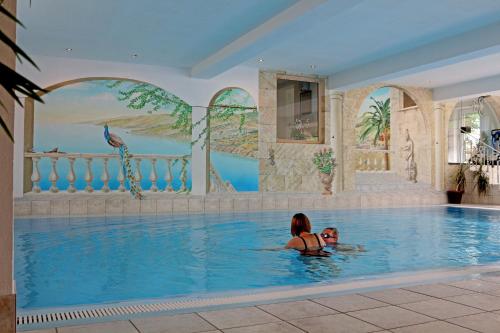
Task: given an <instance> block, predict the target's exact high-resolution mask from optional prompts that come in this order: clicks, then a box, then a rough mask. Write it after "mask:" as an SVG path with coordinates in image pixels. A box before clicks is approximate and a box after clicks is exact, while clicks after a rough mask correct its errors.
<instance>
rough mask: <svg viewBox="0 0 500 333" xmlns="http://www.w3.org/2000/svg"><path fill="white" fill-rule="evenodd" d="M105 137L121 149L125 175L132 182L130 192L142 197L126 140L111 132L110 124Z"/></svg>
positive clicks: (105, 127)
mask: <svg viewBox="0 0 500 333" xmlns="http://www.w3.org/2000/svg"><path fill="white" fill-rule="evenodd" d="M104 139H106V142H107V143H108V144H109V145H110V146H111V147H113V148H118V150H119V151H120V160H121V164H122V168H123V176H124V177H125V179H128V181H129V184H130V193H132V195H133V196H134V198H136V199H139V200H140V199H142V193H141V190H140V188H139V187H138V186H137V185H136V183H135V178H134V173H133V172H132V166H131V165H130V154H129V152H128V147H127V145H126V144H125V142H124V141H123V140H122V138H120V137H119V136H118V135H116V134H114V133H110V132H109V129H108V125H107V124H106V125H104Z"/></svg>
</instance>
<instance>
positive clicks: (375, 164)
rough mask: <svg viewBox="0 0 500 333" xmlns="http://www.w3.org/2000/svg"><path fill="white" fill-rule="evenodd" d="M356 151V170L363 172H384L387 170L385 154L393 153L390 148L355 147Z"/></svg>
mask: <svg viewBox="0 0 500 333" xmlns="http://www.w3.org/2000/svg"><path fill="white" fill-rule="evenodd" d="M354 151H355V152H356V154H357V155H356V156H357V158H356V161H357V166H356V171H364V172H385V171H387V160H386V158H387V157H386V156H387V155H389V156H390V155H391V154H393V151H391V150H384V149H369V148H355V149H354Z"/></svg>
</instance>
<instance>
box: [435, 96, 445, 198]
mask: <svg viewBox="0 0 500 333" xmlns="http://www.w3.org/2000/svg"><path fill="white" fill-rule="evenodd" d="M433 110H434V188H435V189H436V190H437V191H442V190H443V189H444V164H443V162H444V149H443V147H444V144H443V143H444V131H443V128H444V127H443V119H444V110H445V105H444V104H442V103H434V104H433Z"/></svg>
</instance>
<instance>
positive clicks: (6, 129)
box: [0, 101, 14, 142]
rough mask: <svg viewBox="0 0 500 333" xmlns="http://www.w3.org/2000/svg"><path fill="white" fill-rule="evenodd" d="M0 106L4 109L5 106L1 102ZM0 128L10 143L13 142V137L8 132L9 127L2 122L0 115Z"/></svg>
mask: <svg viewBox="0 0 500 333" xmlns="http://www.w3.org/2000/svg"><path fill="white" fill-rule="evenodd" d="M0 106H1V107H2V108H4V109H5V106H4V105H3V103H2V102H1V101H0ZM0 127H1V128H2V129H3V130H4V131H5V133H6V134H7V136H8V137H9V139H10V141H12V142H14V135H13V134H12V132H11V131H10V129H9V126H7V123H6V122H5V121H4V120H3V118H2V116H1V115H0Z"/></svg>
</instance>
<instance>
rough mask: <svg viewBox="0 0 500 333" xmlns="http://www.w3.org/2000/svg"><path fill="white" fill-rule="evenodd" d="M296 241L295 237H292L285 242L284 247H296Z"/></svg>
mask: <svg viewBox="0 0 500 333" xmlns="http://www.w3.org/2000/svg"><path fill="white" fill-rule="evenodd" d="M297 241H298V238H297V237H294V238H292V239H290V240H289V241H288V243H287V244H286V246H285V248H287V249H297V247H298V245H299V243H298V242H297Z"/></svg>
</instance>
